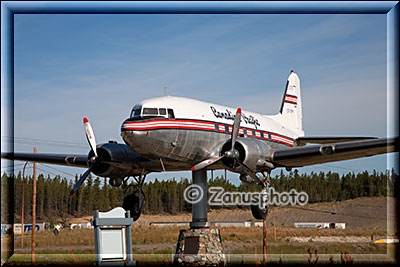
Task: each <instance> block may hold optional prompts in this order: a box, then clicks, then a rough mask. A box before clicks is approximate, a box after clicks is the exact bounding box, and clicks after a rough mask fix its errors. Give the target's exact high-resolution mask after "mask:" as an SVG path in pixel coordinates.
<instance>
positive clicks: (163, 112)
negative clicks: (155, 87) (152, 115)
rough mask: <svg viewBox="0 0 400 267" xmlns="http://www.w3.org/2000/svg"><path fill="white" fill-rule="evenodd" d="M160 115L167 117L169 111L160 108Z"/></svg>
mask: <svg viewBox="0 0 400 267" xmlns="http://www.w3.org/2000/svg"><path fill="white" fill-rule="evenodd" d="M158 113H159V114H160V115H167V111H166V110H165V108H159V109H158Z"/></svg>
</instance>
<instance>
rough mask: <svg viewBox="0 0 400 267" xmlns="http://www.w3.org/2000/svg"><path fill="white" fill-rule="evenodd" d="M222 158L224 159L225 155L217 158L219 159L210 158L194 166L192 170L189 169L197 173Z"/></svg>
mask: <svg viewBox="0 0 400 267" xmlns="http://www.w3.org/2000/svg"><path fill="white" fill-rule="evenodd" d="M223 157H225V155H222V156H219V157H215V158H210V159H206V160H203V161H202V162H200V163H198V164H196V165H194V166H193V167H192V168H190V170H191V171H198V170H201V169H203V168H206V167H208V166H210V165H212V164H214V163H215V162H217V161H219V160H220V159H222V158H223Z"/></svg>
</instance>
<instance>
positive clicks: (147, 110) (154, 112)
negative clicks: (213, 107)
mask: <svg viewBox="0 0 400 267" xmlns="http://www.w3.org/2000/svg"><path fill="white" fill-rule="evenodd" d="M143 115H152V116H154V115H155V116H157V115H158V109H156V108H144V109H143Z"/></svg>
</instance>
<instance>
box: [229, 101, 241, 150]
mask: <svg viewBox="0 0 400 267" xmlns="http://www.w3.org/2000/svg"><path fill="white" fill-rule="evenodd" d="M241 117H242V110H241V109H240V108H238V109H237V111H236V115H235V120H234V122H233V126H232V135H231V140H232V148H231V151H233V149H234V148H235V143H236V139H237V137H238V134H239V129H240V119H241Z"/></svg>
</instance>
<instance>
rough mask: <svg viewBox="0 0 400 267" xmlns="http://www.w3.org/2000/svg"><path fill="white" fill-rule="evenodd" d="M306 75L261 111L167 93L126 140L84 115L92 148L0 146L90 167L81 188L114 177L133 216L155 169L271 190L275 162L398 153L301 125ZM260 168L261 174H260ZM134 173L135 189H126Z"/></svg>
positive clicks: (379, 143)
mask: <svg viewBox="0 0 400 267" xmlns="http://www.w3.org/2000/svg"><path fill="white" fill-rule="evenodd" d="M301 100H302V99H301V94H300V79H299V77H298V75H297V74H296V73H295V72H293V71H291V73H290V75H289V77H288V80H287V82H286V87H285V91H284V94H283V99H282V103H281V107H280V110H279V112H278V113H277V114H275V115H262V114H257V113H254V112H250V111H245V110H241V109H240V108H237V109H236V108H232V107H226V106H222V105H217V104H213V103H208V102H203V101H198V100H195V99H189V98H183V97H173V96H163V97H157V98H151V99H147V100H143V101H142V102H140V103H138V104H136V105H135V106H134V107H133V108H132V110H131V113H130V116H129V118H128V119H126V120H125V121H124V122H123V123H122V126H121V136H122V138H123V140H124V142H125V144H120V143H117V142H116V141H109V142H108V143H103V144H99V145H97V144H96V141H95V136H94V132H93V129H92V127H91V125H90V123H89V121H88V119H87V118H84V119H83V124H84V128H85V132H86V137H87V140H88V143H89V146H90V148H91V150H90V152H89V153H88V155H73V154H48V153H2V154H1V157H2V158H4V159H9V160H20V161H32V162H41V163H48V164H59V165H67V166H76V167H84V168H88V169H87V170H86V171H85V172H84V174H83V175H82V176H81V177H80V179H79V180H78V181H77V183H76V184H75V185H74V187H73V189H72V191H71V194H73V193H75V192H76V191H77V190H78V189H79V187H80V186H81V185H82V183H83V182H84V181H85V179H86V178H87V177H88V175H89V174H90V173H93V174H95V175H97V176H100V177H105V178H109V184H110V185H111V186H121V187H122V189H123V198H124V201H123V208H125V209H126V210H130V212H131V215H132V217H133V218H134V220H137V219H138V218H139V216H140V214H141V208H142V204H143V200H144V195H143V192H142V189H141V188H142V185H143V183H144V181H145V177H146V175H147V174H149V173H151V172H163V171H164V172H165V171H187V170H191V171H192V172H193V173H194V172H196V171H199V170H204V169H209V170H216V169H227V170H229V171H232V172H235V173H238V174H240V180H241V181H242V182H247V183H258V184H259V185H260V189H261V190H265V188H266V186H267V184H268V183H269V174H270V173H271V171H272V170H273V169H275V168H286V169H287V170H288V171H290V170H291V169H292V168H298V167H303V166H310V165H314V164H320V163H327V162H333V161H341V160H348V159H355V158H362V157H368V156H373V155H378V154H384V153H390V152H398V151H399V146H398V143H399V142H398V141H399V138H398V137H392V138H376V137H308V136H305V135H304V131H303V126H302V119H303V116H302V101H301ZM258 173H261V177H260V176H259V175H258ZM130 177H133V178H134V179H135V180H136V182H137V184H136V186H137V189H136V191H135V193H133V194H130V195H127V196H125V192H126V189H127V183H126V182H127V180H128V179H129V178H130ZM251 211H252V214H253V216H254V217H255V218H256V219H263V218H265V217H266V216H267V213H268V206H266V207H264V208H262V207H259V206H258V205H257V206H251Z"/></svg>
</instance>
